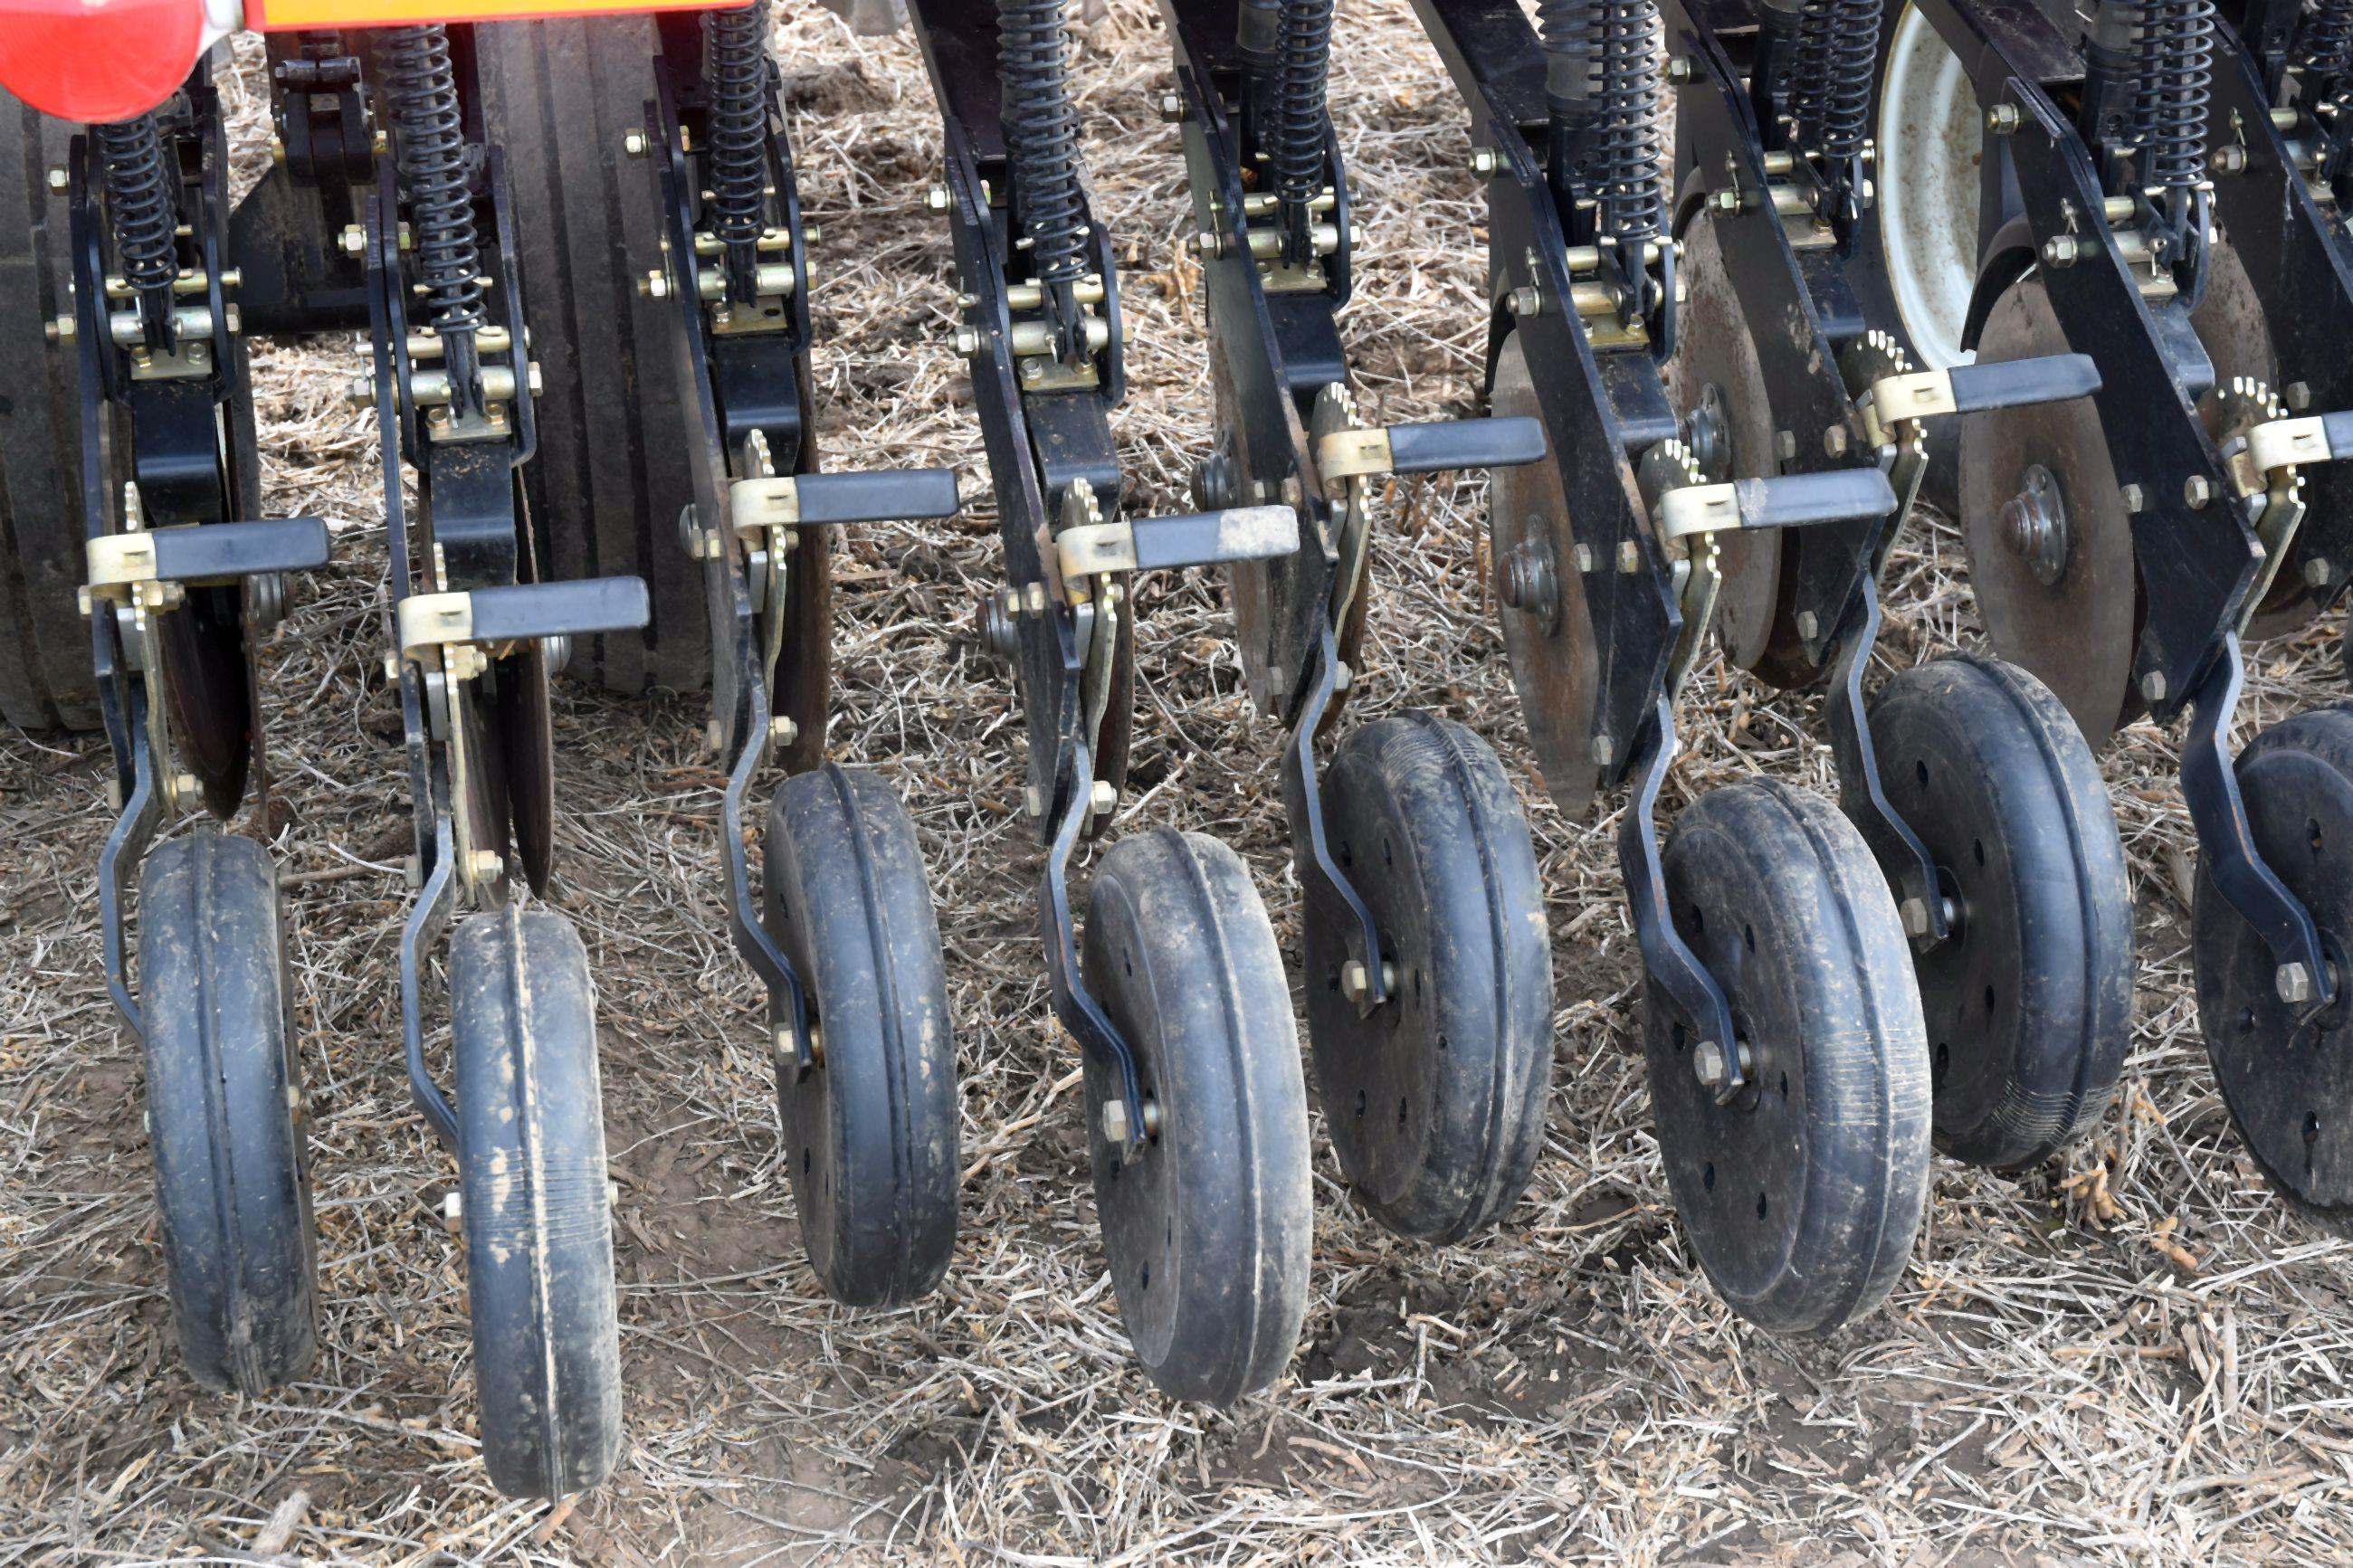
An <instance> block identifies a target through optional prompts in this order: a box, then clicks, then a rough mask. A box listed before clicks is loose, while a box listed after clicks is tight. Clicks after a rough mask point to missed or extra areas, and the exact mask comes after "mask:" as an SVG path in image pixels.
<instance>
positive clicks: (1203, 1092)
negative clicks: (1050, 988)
mask: <svg viewBox="0 0 2353 1568" xmlns="http://www.w3.org/2000/svg"><path fill="white" fill-rule="evenodd" d="M1082 968H1083V971H1084V973H1085V974H1086V977H1087V984H1088V986H1089V988H1090V989H1092V991H1093V993H1094V994H1095V996H1096V997H1097V999H1098V1000H1100V1001H1101V1002H1102V1004H1103V1012H1104V1014H1105V1015H1106V1016H1108V1017H1109V1018H1110V1019H1111V1021H1112V1023H1113V1026H1116V1027H1117V1028H1118V1030H1119V1032H1120V1033H1121V1035H1122V1036H1123V1037H1125V1039H1126V1040H1127V1042H1128V1044H1129V1045H1130V1046H1131V1047H1133V1048H1134V1051H1135V1054H1136V1058H1137V1063H1138V1066H1139V1068H1140V1069H1141V1072H1142V1075H1143V1079H1144V1086H1145V1093H1146V1094H1147V1095H1148V1096H1150V1097H1152V1098H1153V1100H1154V1101H1155V1104H1156V1106H1157V1109H1158V1111H1159V1131H1158V1132H1157V1134H1156V1135H1155V1136H1154V1138H1153V1139H1152V1142H1151V1147H1150V1149H1149V1152H1146V1153H1145V1156H1144V1158H1143V1160H1142V1161H1141V1162H1140V1163H1136V1164H1134V1165H1130V1164H1128V1163H1126V1161H1125V1160H1124V1158H1123V1157H1122V1153H1121V1152H1120V1151H1119V1150H1118V1149H1115V1148H1113V1146H1112V1145H1111V1144H1110V1143H1109V1142H1108V1141H1107V1140H1106V1139H1105V1137H1104V1131H1103V1110H1104V1106H1105V1105H1106V1103H1107V1102H1109V1101H1111V1100H1118V1099H1120V1098H1121V1090H1120V1085H1119V1082H1118V1079H1116V1078H1115V1077H1114V1076H1113V1074H1112V1073H1111V1072H1110V1071H1109V1070H1108V1069H1107V1068H1105V1067H1104V1066H1103V1064H1101V1063H1099V1062H1097V1061H1095V1060H1094V1059H1093V1058H1089V1059H1088V1060H1087V1062H1086V1093H1087V1131H1088V1144H1089V1147H1090V1149H1091V1151H1092V1158H1093V1163H1094V1177H1095V1210H1096V1214H1097V1215H1098V1216H1099V1217H1100V1219H1101V1221H1102V1224H1103V1251H1104V1253H1105V1255H1106V1257H1107V1259H1108V1261H1109V1264H1110V1267H1111V1277H1112V1285H1113V1289H1114V1290H1115V1291H1116V1292H1117V1294H1118V1297H1119V1310H1120V1316H1121V1318H1122V1320H1123V1321H1124V1322H1125V1324H1126V1327H1127V1337H1128V1341H1129V1342H1130V1343H1131V1344H1133V1345H1134V1347H1135V1355H1136V1359H1137V1360H1138V1361H1139V1362H1141V1363H1143V1365H1144V1370H1145V1372H1146V1373H1149V1374H1150V1375H1151V1378H1152V1381H1153V1382H1154V1383H1155V1384H1158V1385H1159V1386H1160V1387H1161V1388H1162V1389H1164V1390H1166V1392H1167V1393H1169V1394H1174V1395H1175V1396H1176V1397H1177V1398H1179V1399H1195V1400H1200V1401H1203V1402H1205V1403H1207V1404H1210V1405H1230V1404H1232V1403H1233V1402H1234V1401H1235V1400H1237V1399H1240V1397H1241V1396H1242V1395H1243V1394H1249V1393H1250V1392H1252V1391H1253V1390H1256V1389H1260V1388H1263V1387H1265V1386H1266V1385H1267V1384H1270V1383H1272V1382H1273V1381H1274V1380H1275V1379H1276V1378H1278V1377H1280V1376H1281V1375H1282V1371H1283V1369H1284V1367H1286V1366H1288V1365H1289V1364H1290V1362H1291V1353H1292V1351H1293V1348H1294V1347H1296V1345H1297V1344H1298V1342H1299V1325H1300V1322H1301V1321H1302V1320H1303V1318H1304V1317H1305V1315H1306V1310H1307V1270H1308V1264H1309V1252H1310V1241H1311V1234H1312V1232H1313V1230H1314V1213H1313V1210H1312V1207H1311V1205H1310V1202H1309V1195H1308V1182H1309V1178H1308V1153H1307V1089H1306V1085H1305V1083H1304V1082H1303V1079H1302V1077H1301V1074H1300V1069H1299V1036H1298V1030H1297V1027H1296V1026H1295V1025H1294V1023H1293V1019H1292V1013H1291V988H1290V986H1289V984H1287V983H1286V982H1285V980H1284V978H1283V973H1282V953H1281V952H1280V951H1278V950H1277V948H1276V946H1275V942H1274V930H1273V927H1272V926H1271V925H1270V924H1269V923H1268V921H1267V917H1266V906H1265V905H1263V904H1261V902H1260V901H1259V896H1258V889H1255V888H1253V887H1251V886H1250V874H1249V872H1248V871H1246V870H1245V869H1244V868H1243V867H1242V862H1241V858H1240V856H1238V855H1236V854H1235V853H1234V852H1233V851H1232V850H1231V849H1229V848H1227V847H1225V846H1224V845H1222V844H1220V843H1219V842H1218V841H1217V840H1215V839H1213V838H1209V837H1204V836H1203V835H1201V834H1198V833H1179V832H1177V831H1176V829H1175V828H1170V827H1163V828H1158V829H1155V830H1154V831H1153V832H1151V833H1147V834H1144V835H1141V836H1139V837H1132V838H1125V839H1123V840H1121V841H1120V842H1119V843H1118V844H1116V845H1114V846H1113V847H1112V849H1111V851H1110V852H1109V853H1108V854H1106V855H1105V856H1104V857H1103V864H1102V866H1101V867H1100V868H1098V870H1097V871H1096V873H1095V881H1094V889H1093V892H1092V896H1091V897H1090V898H1089V900H1088V904H1087V924H1086V934H1085V937H1084V951H1083V955H1082ZM1127 1110H1128V1113H1129V1114H1130V1115H1131V1116H1136V1115H1140V1114H1142V1112H1141V1111H1140V1110H1139V1108H1137V1107H1134V1106H1129V1107H1127Z"/></svg>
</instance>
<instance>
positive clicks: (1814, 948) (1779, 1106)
mask: <svg viewBox="0 0 2353 1568" xmlns="http://www.w3.org/2000/svg"><path fill="white" fill-rule="evenodd" d="M1665 862H1666V885H1667V895H1668V900H1669V907H1670V908H1671V909H1672V911H1673V918H1674V923H1675V929H1676V931H1678V932H1679V933H1680V934H1681V935H1682V937H1683V941H1685V942H1688V943H1690V944H1691V947H1692V949H1693V951H1694V952H1696V953H1697V954H1698V956H1699V958H1700V961H1701V962H1702V963H1704V964H1705V965H1706V967H1707V971H1708V973H1710V974H1712V975H1714V976H1715V980H1716V983H1717V984H1719V985H1721V986H1723V987H1724V990H1725V994H1726V996H1727V997H1728V998H1729V999H1730V1001H1731V1003H1732V1016H1733V1023H1734V1026H1735V1027H1736V1030H1737V1031H1738V1033H1739V1037H1740V1042H1741V1044H1742V1046H1743V1047H1745V1048H1746V1078H1747V1080H1748V1085H1747V1087H1746V1089H1743V1090H1742V1091H1741V1093H1740V1094H1739V1096H1738V1097H1737V1098H1736V1099H1735V1100H1733V1101H1732V1102H1731V1103H1730V1104H1728V1105H1723V1104H1718V1103H1717V1101H1716V1099H1715V1091H1714V1090H1713V1089H1709V1088H1707V1087H1705V1086H1704V1085H1703V1084H1702V1083H1701V1081H1700V1079H1699V1074H1698V1072H1697V1070H1696V1062H1697V1058H1699V1057H1700V1055H1701V1052H1700V1049H1699V1047H1700V1046H1701V1045H1702V1044H1703V1042H1701V1041H1698V1040H1695V1039H1694V1037H1693V1036H1692V1030H1691V1027H1690V1024H1689V1021H1688V1020H1686V1019H1684V1018H1683V1017H1682V1016H1680V1014H1679V1013H1678V1012H1677V1011H1676V1010H1675V1009H1674V1008H1673V1006H1672V1005H1671V1004H1669V1003H1668V1002H1667V1001H1666V1000H1665V998H1664V997H1663V996H1662V994H1660V993H1659V992H1658V991H1657V990H1656V988H1655V987H1653V988H1651V992H1650V995H1649V998H1648V1002H1647V1005H1646V1006H1645V1008H1644V1020H1643V1047H1644V1051H1645V1054H1646V1055H1647V1056H1648V1058H1649V1059H1650V1078H1651V1101H1652V1105H1653V1108H1654V1110H1655V1112H1656V1115H1657V1117H1658V1135H1659V1154H1660V1158H1661V1159H1662V1161H1663V1162H1664V1163H1665V1166H1666V1173H1667V1185H1668V1187H1669V1188H1670V1189H1671V1190H1672V1192H1673V1194H1674V1199H1675V1207H1676V1209H1677V1211H1678V1212H1679V1213H1680V1214H1681V1215H1682V1217H1683V1227H1684V1229H1685V1231H1686V1232H1687V1233H1688V1234H1689V1235H1690V1237H1691V1243H1692V1249H1693V1251H1694V1253H1695V1254H1696V1255H1697V1256H1698V1258H1699V1260H1700V1264H1701V1266H1702V1267H1703V1268H1705V1269H1706V1270H1707V1277H1708V1279H1711V1280H1712V1281H1714V1282H1715V1288H1716V1289H1717V1290H1718V1291H1720V1292H1721V1293H1722V1294H1723V1296H1724V1299H1725V1301H1726V1302H1728V1303H1729V1304H1730V1305H1731V1307H1732V1309H1733V1310H1735V1311H1736V1312H1738V1313H1739V1314H1740V1315H1741V1316H1742V1317H1744V1318H1746V1319H1747V1320H1748V1321H1750V1322H1752V1323H1755V1324H1756V1325H1757V1327H1759V1328H1762V1329H1767V1330H1770V1331H1776V1332H1779V1333H1790V1334H1820V1333H1828V1332H1830V1331H1831V1330H1834V1329H1836V1328H1838V1327H1840V1326H1841V1324H1844V1323H1846V1322H1848V1321H1851V1320H1852V1319H1853V1318H1855V1317H1857V1316H1859V1315H1861V1314H1862V1313H1864V1312H1867V1311H1869V1310H1871V1309H1872V1308H1873V1307H1875V1306H1877V1305H1878V1304H1879V1303H1880V1302H1881V1301H1882V1300H1885V1298H1886V1296H1887V1293H1888V1291H1890V1290H1891V1289H1894V1285H1895V1281H1896V1279H1897V1278H1898V1277H1899V1276H1900V1275H1901V1274H1902V1273H1903V1270H1904V1262H1905V1258H1907V1257H1908V1256H1910V1254H1911V1251H1912V1243H1913V1239H1914V1237H1916V1236H1917V1235H1918V1234H1919V1229H1920V1219H1921V1214H1922V1211H1923V1208H1924V1206H1925V1205H1926V1200H1927V1192H1928V1164H1929V1157H1930V1151H1929V1136H1928V1122H1929V1090H1928V1052H1927V1048H1926V1042H1925V1040H1924V1039H1923V1037H1922V1031H1921V1026H1920V1000H1919V993H1918V991H1917V990H1916V989H1915V986H1914V984H1913V980H1912V954H1911V952H1910V950H1909V949H1908V948H1907V946H1906V945H1905V941H1904V931H1903V928H1902V926H1901V925H1900V924H1899V923H1898V921H1897V919H1896V913H1895V905H1894V900H1892V899H1890V898H1889V896H1888V892H1887V882H1886V879H1885V878H1883V876H1882V875H1881V874H1880V870H1879V868H1878V866H1877V865H1875V864H1874V863H1873V860H1872V858H1871V851H1870V850H1869V848H1867V847H1865V846H1864V844H1863V842H1862V835H1861V834H1859V833H1857V832H1856V831H1855V829H1854V827H1853V826H1852V824H1851V823H1849V822H1848V821H1847V820H1846V819H1845V818H1844V817H1842V816H1840V815H1839V814H1838V812H1837V811H1836V809H1835V808H1833V807H1832V806H1831V805H1830V804H1829V803H1828V802H1826V801H1823V800H1820V799H1819V798H1818V797H1816V796H1814V795H1809V794H1806V793H1804V792H1801V791H1799V790H1794V789H1791V788H1789V787H1788V786H1787V785H1784V784H1778V783H1776V782H1773V781H1769V780H1767V781H1760V782H1756V783H1746V784H1733V785H1730V786H1728V787H1726V788H1724V789H1719V790H1715V791H1712V792H1711V793H1709V794H1707V795H1703V796H1701V797H1700V798H1699V799H1698V800H1697V801H1696V802H1694V803H1693V805H1691V807H1690V808H1689V809H1688V810H1686V811H1684V812H1683V815H1682V816H1680V817H1678V818H1677V819H1676V821H1675V825H1674V828H1673V830H1672V832H1671V833H1670V834H1669V835H1668V837H1667V844H1666V851H1665ZM1708 1043H1711V1044H1719V1045H1720V1042H1708Z"/></svg>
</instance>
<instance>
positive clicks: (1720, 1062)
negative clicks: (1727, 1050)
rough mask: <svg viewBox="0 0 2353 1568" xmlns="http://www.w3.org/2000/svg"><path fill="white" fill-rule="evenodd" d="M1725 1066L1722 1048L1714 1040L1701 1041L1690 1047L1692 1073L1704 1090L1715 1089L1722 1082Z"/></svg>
mask: <svg viewBox="0 0 2353 1568" xmlns="http://www.w3.org/2000/svg"><path fill="white" fill-rule="evenodd" d="M1725 1066H1726V1063H1725V1055H1724V1047H1722V1046H1720V1045H1718V1044H1716V1043H1715V1041H1714V1040H1702V1041H1701V1042H1700V1043H1699V1044H1697V1045H1695V1046H1694V1047H1692V1071H1693V1072H1694V1074H1696V1075H1697V1076H1698V1078H1699V1081H1700V1086H1701V1087H1702V1088H1704V1089H1715V1088H1716V1087H1717V1086H1719V1085H1720V1084H1722V1083H1723V1082H1724V1079H1725Z"/></svg>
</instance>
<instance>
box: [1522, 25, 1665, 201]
mask: <svg viewBox="0 0 2353 1568" xmlns="http://www.w3.org/2000/svg"><path fill="white" fill-rule="evenodd" d="M1536 20H1537V25H1538V27H1539V29H1540V34H1541V37H1542V38H1543V41H1544V47H1545V52H1546V54H1548V55H1551V56H1553V57H1555V58H1558V59H1567V60H1569V61H1571V62H1573V63H1574V64H1575V65H1576V67H1577V68H1578V69H1580V70H1581V71H1582V72H1583V73H1584V75H1585V79H1586V80H1587V82H1588V84H1589V85H1590V87H1591V88H1592V89H1594V90H1593V91H1592V93H1591V99H1590V100H1593V101H1594V107H1595V110H1596V112H1597V117H1598V120H1599V136H1598V137H1597V139H1596V144H1595V147H1594V157H1593V159H1592V162H1591V164H1590V166H1589V167H1588V169H1587V171H1586V174H1585V180H1584V186H1585V192H1584V194H1587V195H1591V196H1592V197H1593V198H1594V200H1595V202H1596V204H1597V207H1598V217H1599V222H1598V227H1599V231H1600V232H1601V233H1603V234H1607V235H1611V236H1614V237H1617V238H1620V239H1648V238H1652V237H1656V236H1657V234H1658V232H1659V224H1660V216H1661V211H1662V204H1661V200H1660V195H1659V91H1660V88H1659V45H1658V38H1659V5H1658V0H1542V3H1541V4H1540V5H1538V6H1537V7H1536Z"/></svg>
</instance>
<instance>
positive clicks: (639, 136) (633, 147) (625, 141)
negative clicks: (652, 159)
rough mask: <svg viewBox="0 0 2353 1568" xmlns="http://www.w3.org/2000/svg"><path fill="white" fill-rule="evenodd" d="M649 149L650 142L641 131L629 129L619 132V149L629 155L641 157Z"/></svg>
mask: <svg viewBox="0 0 2353 1568" xmlns="http://www.w3.org/2000/svg"><path fill="white" fill-rule="evenodd" d="M650 150H651V146H650V143H649V142H647V141H646V133H645V132H643V131H640V130H630V131H624V132H621V151H622V152H624V153H628V155H629V156H630V157H632V158H642V157H644V156H645V155H646V153H648V152H649V151H650Z"/></svg>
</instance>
